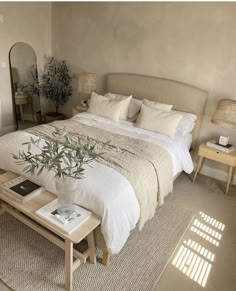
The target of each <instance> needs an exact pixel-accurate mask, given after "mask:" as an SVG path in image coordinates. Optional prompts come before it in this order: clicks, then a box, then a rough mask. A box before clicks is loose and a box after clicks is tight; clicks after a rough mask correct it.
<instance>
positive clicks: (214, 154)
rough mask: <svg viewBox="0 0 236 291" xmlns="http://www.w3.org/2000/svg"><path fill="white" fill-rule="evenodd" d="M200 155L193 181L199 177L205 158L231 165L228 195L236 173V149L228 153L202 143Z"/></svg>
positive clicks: (226, 192) (227, 187)
mask: <svg viewBox="0 0 236 291" xmlns="http://www.w3.org/2000/svg"><path fill="white" fill-rule="evenodd" d="M198 156H199V160H198V165H197V169H196V172H195V175H194V178H193V183H194V181H195V179H196V177H197V174H198V173H200V172H201V169H202V166H203V163H204V160H205V159H209V160H213V161H216V162H219V163H221V164H224V165H227V166H229V173H228V179H227V186H226V190H225V194H226V195H228V192H229V188H230V186H231V185H232V183H233V179H234V173H235V168H236V150H234V151H232V152H231V153H229V154H227V153H225V152H221V151H219V150H216V149H213V148H211V147H208V146H206V145H205V144H201V145H200V147H199V150H198Z"/></svg>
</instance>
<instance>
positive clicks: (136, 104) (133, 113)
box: [128, 98, 143, 121]
mask: <svg viewBox="0 0 236 291" xmlns="http://www.w3.org/2000/svg"><path fill="white" fill-rule="evenodd" d="M142 104H143V100H139V99H136V98H132V99H131V101H130V103H129V109H128V119H129V120H131V121H135V120H136V118H137V117H138V114H139V111H140V109H141V106H142Z"/></svg>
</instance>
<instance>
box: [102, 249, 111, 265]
mask: <svg viewBox="0 0 236 291" xmlns="http://www.w3.org/2000/svg"><path fill="white" fill-rule="evenodd" d="M110 261H111V257H110V254H109V252H108V250H103V256H102V264H103V265H104V266H108V265H109V264H110Z"/></svg>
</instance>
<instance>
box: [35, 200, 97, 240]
mask: <svg viewBox="0 0 236 291" xmlns="http://www.w3.org/2000/svg"><path fill="white" fill-rule="evenodd" d="M57 209H58V200H57V199H55V200H53V201H52V202H50V203H48V204H47V205H45V206H43V207H42V208H40V209H39V210H37V211H36V214H37V215H39V216H41V217H42V218H43V219H45V220H47V221H48V222H50V223H52V224H54V225H55V226H56V227H58V228H59V229H60V230H62V231H64V232H65V233H67V234H70V233H72V232H73V231H74V230H76V229H77V228H78V227H79V226H80V225H81V224H83V223H84V222H85V221H86V220H87V219H89V218H90V217H91V216H92V212H91V211H88V210H86V209H84V208H82V207H80V206H79V205H78V204H75V205H74V211H73V212H72V213H71V214H70V215H69V216H68V217H61V216H60V214H59V213H58V210H57Z"/></svg>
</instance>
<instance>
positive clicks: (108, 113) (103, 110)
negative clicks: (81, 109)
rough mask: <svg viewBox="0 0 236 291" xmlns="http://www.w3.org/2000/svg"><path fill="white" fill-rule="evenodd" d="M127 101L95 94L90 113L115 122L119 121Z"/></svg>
mask: <svg viewBox="0 0 236 291" xmlns="http://www.w3.org/2000/svg"><path fill="white" fill-rule="evenodd" d="M124 102H125V100H121V101H120V100H117V99H111V98H109V97H105V96H102V95H98V94H97V93H95V92H93V93H92V95H91V99H90V104H89V109H88V112H89V113H92V114H95V115H99V116H102V117H105V118H108V119H111V120H114V121H119V118H120V112H121V110H122V108H123V106H124Z"/></svg>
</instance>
